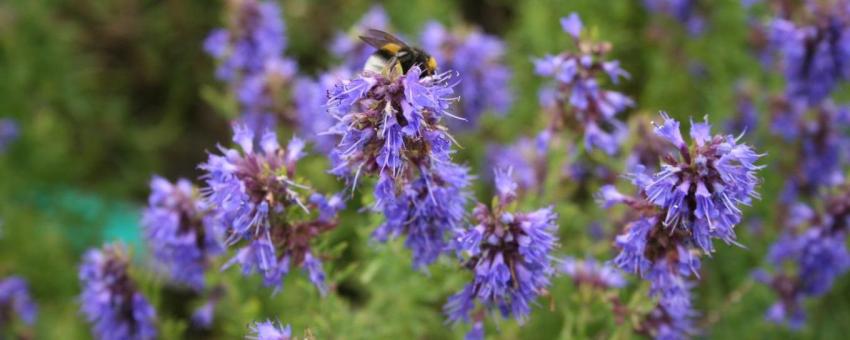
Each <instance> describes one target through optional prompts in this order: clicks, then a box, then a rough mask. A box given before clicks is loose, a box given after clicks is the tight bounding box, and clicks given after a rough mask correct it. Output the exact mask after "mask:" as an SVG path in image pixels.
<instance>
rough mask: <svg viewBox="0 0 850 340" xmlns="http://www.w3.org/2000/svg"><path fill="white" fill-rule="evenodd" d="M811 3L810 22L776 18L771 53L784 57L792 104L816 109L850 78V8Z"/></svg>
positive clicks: (772, 29)
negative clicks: (817, 105) (797, 101)
mask: <svg viewBox="0 0 850 340" xmlns="http://www.w3.org/2000/svg"><path fill="white" fill-rule="evenodd" d="M826 3H828V2H823V3H822V4H814V3H810V4H809V5H811V6H806V7H807V8H809V9H810V11H811V12H812V13H811V14H812V15H810V17H811V22H808V23H795V22H792V21H789V20H786V19H782V18H777V19H774V20H773V21H772V22H771V23H770V28H769V31H770V32H769V33H768V34H769V35H770V36H771V38H770V39H769V41H770V42H771V46H770V49H771V50H772V51H775V52H776V53H777V54H779V55H780V57H781V59H780V60H781V68H782V72H783V74H784V75H785V78H786V81H787V89H786V93H787V94H788V96H789V97H790V98H791V99H793V100H799V101H803V102H806V103H807V104H809V105H815V104H817V103H818V102H820V101H821V100H823V99H825V98H826V97H828V96H829V95H830V94H831V93H832V91H833V90H834V89H835V87H836V86H837V85H839V83H840V82H844V81H846V80H847V79H848V76H850V64H848V63H847V60H848V58H850V30H848V29H850V21H848V20H850V16H848V14H850V11H848V10H850V7H848V6H847V5H846V4H845V3H843V2H842V1H836V2H835V5H833V6H826V5H824V4H826Z"/></svg>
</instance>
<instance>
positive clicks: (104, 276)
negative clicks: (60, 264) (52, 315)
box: [79, 244, 157, 340]
mask: <svg viewBox="0 0 850 340" xmlns="http://www.w3.org/2000/svg"><path fill="white" fill-rule="evenodd" d="M129 261H130V260H129V258H128V255H127V251H126V249H125V248H124V247H123V246H122V245H120V244H112V245H106V246H104V247H103V249H91V250H89V251H88V252H86V253H85V255H84V256H83V263H82V264H81V265H80V273H79V274H80V283H81V284H82V286H83V292H82V294H81V295H80V305H81V306H80V308H81V310H82V312H83V314H85V316H86V318H87V319H88V321H89V322H90V323H91V324H92V332H93V333H94V334H95V337H96V338H98V339H105V340H110V339H115V340H119V339H120V340H125V339H154V338H156V336H157V332H156V326H155V323H156V312H155V311H154V309H153V306H151V304H150V303H149V302H148V300H147V299H146V298H145V297H144V296H143V295H142V294H141V293H140V292H139V290H138V288H137V287H136V283H135V282H134V281H133V279H132V278H131V277H130V273H129V265H130V263H129Z"/></svg>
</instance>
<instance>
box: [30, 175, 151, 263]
mask: <svg viewBox="0 0 850 340" xmlns="http://www.w3.org/2000/svg"><path fill="white" fill-rule="evenodd" d="M35 203H36V206H38V207H39V209H40V210H42V211H44V212H45V214H47V215H53V216H56V217H61V218H65V219H69V220H70V221H73V222H72V223H69V224H67V225H64V226H60V227H59V229H60V232H61V234H62V235H63V237H64V238H65V239H67V240H69V241H70V243H71V244H72V246H73V248H74V249H75V250H77V251H84V250H85V248H87V247H89V246H91V244H101V243H103V242H112V241H121V242H124V243H125V244H127V245H128V246H130V247H131V248H132V249H134V253H135V254H139V255H141V254H142V253H143V252H144V247H143V246H142V239H141V229H140V227H139V221H140V219H141V211H140V208H139V207H138V206H136V205H134V204H131V203H129V202H124V201H115V200H113V199H107V198H106V197H103V196H100V195H97V194H92V193H86V192H82V191H78V190H74V189H53V190H47V191H42V192H39V193H37V194H36V197H35Z"/></svg>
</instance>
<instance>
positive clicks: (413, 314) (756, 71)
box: [0, 0, 850, 339]
mask: <svg viewBox="0 0 850 340" xmlns="http://www.w3.org/2000/svg"><path fill="white" fill-rule="evenodd" d="M705 3H706V4H708V5H706V6H704V8H702V10H704V14H705V15H706V18H707V21H708V23H707V28H706V31H705V32H704V33H703V34H702V35H700V36H697V37H692V36H689V35H688V34H687V33H686V32H685V29H684V28H683V27H682V25H681V24H679V23H677V22H675V21H674V20H672V19H670V18H665V17H661V16H657V15H651V14H649V13H647V12H646V10H645V8H644V7H643V5H642V2H641V1H638V0H628V1H626V0H623V1H597V0H585V1H577V0H576V1H553V0H531V1H510V0H486V1H463V0H454V1H428V0H418V1H411V0H393V1H384V2H380V4H381V5H383V6H384V8H385V9H386V10H387V12H388V13H389V15H390V18H391V22H392V24H393V26H394V27H395V28H396V29H397V30H398V31H399V32H401V33H404V34H406V35H407V36H413V37H415V36H418V32H419V30H420V29H421V27H422V26H423V25H424V24H425V23H426V22H427V21H428V20H432V19H435V20H439V21H441V22H443V23H445V24H447V25H450V26H453V25H460V24H464V23H468V24H472V25H478V26H481V27H482V28H483V29H484V30H485V31H486V32H489V33H492V34H497V35H499V36H501V37H502V38H504V39H505V40H506V42H507V46H508V48H507V50H508V55H507V61H508V63H509V64H510V65H511V67H512V68H513V71H514V81H513V83H512V84H513V85H512V87H513V89H514V90H515V95H516V101H515V104H514V107H513V109H512V110H511V111H510V112H509V114H508V115H507V116H506V117H505V118H501V119H500V118H496V117H492V116H491V117H487V118H486V119H484V121H483V123H482V127H481V130H480V131H478V132H473V133H470V134H467V135H461V136H459V138H460V140H461V144H463V146H464V149H463V150H462V151H461V152H460V154H459V156H458V160H459V161H461V162H463V163H466V164H469V165H470V166H471V167H472V168H473V169H474V170H473V171H474V172H475V173H481V167H482V165H483V158H484V147H485V144H484V143H483V142H482V141H481V139H480V138H481V137H482V136H484V138H487V139H490V140H492V141H496V142H509V141H512V140H513V139H515V138H516V137H518V136H521V135H533V134H534V133H535V132H536V131H537V130H538V129H539V128H541V127H542V126H543V120H542V119H539V117H538V116H537V114H538V108H537V89H538V88H539V86H540V84H541V83H542V82H543V81H545V80H543V79H541V78H539V77H537V76H535V75H533V73H532V64H531V58H532V57H535V56H542V55H544V54H546V53H556V52H558V51H561V50H563V49H564V48H566V47H567V46H569V45H568V43H569V40H568V37H567V36H566V35H565V34H564V33H563V32H562V31H561V28H560V24H559V22H558V19H559V18H560V17H562V16H565V15H567V14H569V13H570V12H572V11H577V12H578V13H580V14H581V16H582V19H583V21H584V23H585V25H586V27H588V28H589V29H590V31H591V32H592V33H591V34H592V35H593V36H594V37H595V38H597V39H599V40H607V41H610V42H612V43H613V44H614V50H613V55H612V56H613V58H615V59H619V60H620V61H621V63H622V65H623V67H624V69H626V70H627V71H629V72H630V73H631V75H632V77H631V79H630V80H628V81H625V82H622V83H621V84H620V85H619V86H618V87H617V88H618V89H619V90H621V91H624V92H625V93H627V94H628V95H629V96H631V97H632V98H633V99H634V100H635V101H636V102H637V107H638V108H637V109H635V110H632V111H631V112H629V113H628V116H629V117H630V118H635V117H639V116H645V117H655V114H656V113H657V111H659V110H664V111H668V112H670V113H671V115H673V116H674V117H678V118H687V117H690V116H693V117H701V116H703V115H705V114H708V115H709V119H710V121H711V122H713V123H714V124H715V125H716V126H718V127H720V126H722V123H723V121H724V120H725V119H726V118H728V117H730V116H731V115H732V114H734V111H735V101H734V99H735V92H734V88H735V84H736V83H737V82H738V81H740V80H746V81H749V82H754V83H757V84H759V86H761V87H764V88H767V89H779V88H781V86H782V80H781V79H778V78H777V77H776V76H772V75H770V74H768V73H766V72H765V71H764V70H763V68H762V67H761V65H760V64H759V63H758V61H757V60H756V59H755V58H754V57H753V53H752V49H751V47H750V45H749V40H748V39H749V34H750V33H749V29H748V26H747V22H748V21H747V15H746V13H745V11H744V9H743V8H742V6H741V4H740V3H739V1H735V0H718V1H710V2H708V1H706V2H705ZM372 5H373V3H372V2H369V1H362V0H354V1H343V0H327V1H307V0H294V1H284V2H283V10H284V16H285V20H286V26H287V32H288V38H289V45H288V49H287V54H288V55H289V56H291V57H293V58H295V59H296V60H297V61H298V64H299V67H300V69H301V71H302V72H303V73H306V74H312V75H316V74H319V73H321V72H322V71H323V70H326V69H328V68H330V67H332V66H333V65H334V64H335V63H336V62H337V61H336V60H334V58H333V57H332V56H331V55H329V54H328V53H327V51H326V48H325V47H326V46H327V45H328V43H329V41H330V39H331V38H332V37H333V35H334V33H336V32H337V31H339V30H345V29H348V27H350V26H351V25H352V24H353V23H354V22H356V21H357V20H358V19H359V17H360V16H361V14H362V13H363V12H365V11H366V10H367V9H368V8H370V7H371V6H372ZM223 8H224V4H223V3H222V2H221V1H206V0H204V1H142V0H87V1H80V0H74V1H68V0H40V1H29V0H5V1H3V2H0V116H2V117H12V118H14V119H15V120H17V121H18V122H19V124H20V125H21V136H20V138H19V139H18V140H17V141H15V142H14V143H13V144H11V145H10V147H9V148H8V150H7V151H6V152H5V153H4V154H2V155H0V219H2V227H0V231H1V232H2V234H0V235H2V236H0V277H5V276H8V275H12V274H17V275H21V276H23V277H25V278H26V279H28V281H29V282H30V284H31V289H32V294H33V295H34V298H35V300H36V301H37V303H38V304H39V307H40V313H39V318H38V322H37V324H36V325H35V327H34V329H33V330H32V331H33V335H34V338H36V339H86V338H90V333H89V327H88V325H87V324H86V323H85V322H84V319H83V318H82V317H81V315H80V314H79V312H78V305H77V303H76V296H77V294H78V293H79V287H78V285H79V284H78V280H77V277H76V275H77V265H78V263H79V259H80V255H81V254H82V252H83V251H84V250H85V249H87V248H88V247H93V246H99V245H100V244H101V243H102V242H104V241H110V240H117V239H120V240H124V241H125V242H126V243H128V244H130V245H131V246H132V249H133V254H134V255H135V256H136V258H137V264H139V266H137V267H136V268H137V270H136V271H135V272H134V278H136V279H137V281H139V282H140V285H141V286H142V289H143V291H144V292H145V295H146V296H148V297H149V299H151V300H152V301H153V302H154V304H155V305H156V306H157V310H158V312H159V321H160V322H159V328H160V333H161V337H162V338H164V339H177V338H218V339H232V338H239V337H241V336H242V335H243V334H245V333H246V332H247V327H246V325H247V324H248V322H250V321H252V320H260V319H266V318H273V319H276V318H280V319H281V320H282V321H283V322H284V323H291V324H292V326H293V328H294V330H295V334H301V333H302V332H303V331H304V330H307V329H309V331H310V332H311V333H312V334H313V335H315V336H316V337H317V338H320V339H376V338H416V339H443V338H459V337H461V336H462V334H463V333H464V332H465V331H466V330H467V329H468V327H467V326H457V327H452V326H450V325H446V324H445V323H444V318H443V316H442V314H441V306H442V304H443V303H444V301H445V299H446V298H447V297H448V295H450V294H452V293H453V292H455V291H457V290H458V289H460V287H461V286H462V284H463V283H464V281H465V280H467V279H468V276H467V274H466V273H463V272H461V271H460V270H458V268H457V267H456V265H455V264H453V263H452V262H451V261H447V260H443V261H440V262H438V263H437V264H435V265H434V266H432V267H431V268H430V271H429V273H428V274H423V273H419V272H416V271H414V270H413V269H412V268H411V266H410V256H409V253H408V252H407V251H406V250H405V249H404V248H403V246H402V241H400V240H397V241H394V242H390V243H389V244H387V245H375V244H373V243H371V242H370V241H369V238H368V237H369V233H370V232H371V230H372V229H373V228H374V227H375V226H377V225H378V224H379V222H380V217H379V216H365V215H362V214H358V213H357V212H356V210H357V208H359V207H360V206H361V204H360V203H358V202H354V203H351V204H350V207H349V209H348V211H347V212H346V215H345V217H343V224H342V225H341V227H340V228H338V229H337V230H335V231H333V232H332V233H331V235H329V236H327V237H325V238H323V241H322V245H321V248H323V249H326V250H328V251H329V252H330V253H332V254H335V259H334V260H333V261H329V262H328V263H327V265H326V268H325V269H326V271H327V272H328V274H329V277H330V281H331V282H333V283H334V285H335V286H336V292H335V293H332V294H330V295H329V296H328V297H326V298H324V299H322V298H320V297H319V296H318V294H317V293H316V291H315V289H314V288H313V287H312V286H310V285H309V284H308V283H307V282H306V281H307V280H306V279H305V277H303V276H302V275H301V274H300V273H299V274H295V275H290V277H289V278H288V279H287V281H286V288H285V289H284V290H283V292H281V293H279V294H276V295H273V294H272V290H270V289H268V288H263V287H262V285H261V283H260V282H259V281H260V280H258V278H257V277H248V278H243V277H242V276H241V275H240V274H239V271H238V270H235V269H234V270H229V271H226V272H223V273H218V272H217V271H215V270H213V271H212V273H211V274H210V279H209V281H210V282H213V283H219V284H222V285H223V286H225V287H226V288H227V293H226V295H225V297H224V299H223V301H222V303H221V305H220V306H219V310H218V312H217V314H216V320H217V322H216V326H215V328H214V329H213V330H212V331H209V332H206V333H197V332H195V331H192V330H190V329H189V327H188V326H187V324H186V321H185V317H186V315H187V314H188V313H190V312H191V310H192V308H193V307H195V306H197V305H199V304H200V303H201V300H200V299H199V298H198V297H196V296H191V294H189V295H190V296H187V293H186V292H184V291H180V290H175V289H173V288H168V287H165V286H164V279H163V278H161V277H159V276H157V275H155V274H153V273H152V272H150V271H149V270H146V269H145V268H146V262H145V260H144V254H145V248H144V245H143V243H142V241H141V240H140V239H139V230H138V219H139V216H140V209H141V208H142V207H143V206H144V204H145V201H146V197H147V193H148V186H147V183H148V181H149V179H150V178H151V176H152V175H153V174H160V175H162V176H164V177H167V178H169V179H171V180H174V179H176V178H178V177H187V178H190V179H193V180H196V181H197V178H198V176H199V171H198V170H197V168H196V165H197V164H198V163H200V162H201V161H203V160H205V159H206V151H207V150H213V149H214V147H215V145H216V143H227V142H228V141H229V140H230V130H229V123H228V121H227V120H226V119H225V117H224V116H223V115H222V114H221V113H220V112H217V111H216V110H215V109H214V108H213V107H212V106H211V105H209V104H208V103H207V101H206V100H204V98H203V96H202V93H204V90H205V89H208V88H221V84H219V83H218V82H217V81H216V80H215V79H214V78H213V69H214V63H213V61H212V60H211V58H209V57H208V56H206V55H205V54H204V53H203V51H202V48H201V46H202V42H203V39H204V38H205V36H206V34H207V33H208V32H209V31H210V30H211V29H212V28H214V27H218V26H221V25H222V18H223V14H224V13H223V12H222V11H223ZM845 92H846V91H845ZM757 102H758V103H759V105H760V107H762V108H764V106H765V105H764V103H763V102H764V100H762V99H761V98H757ZM766 119H767V118H765V116H764V115H762V122H764V121H765V120H766ZM632 120H633V119H632ZM764 130H765V129H763V128H760V129H759V130H758V131H754V132H751V133H750V134H749V135H748V136H747V137H746V138H748V140H749V141H750V142H751V143H755V144H756V145H758V146H759V147H760V148H762V150H765V151H767V152H768V156H767V157H766V158H765V161H764V163H766V164H768V166H769V168H768V170H767V171H763V175H764V177H765V181H764V183H763V185H762V190H761V191H762V194H763V196H764V197H765V200H763V201H761V202H758V203H756V204H755V205H754V207H752V208H749V209H748V210H747V211H746V212H745V216H748V220H749V221H758V223H759V224H760V225H761V228H760V229H756V228H750V227H748V226H746V225H744V226H742V227H741V228H739V229H738V230H739V237H740V242H741V243H742V244H744V245H746V247H745V248H737V247H733V246H725V245H722V246H719V250H718V252H717V253H716V255H715V256H714V257H713V258H710V259H708V258H706V259H705V261H704V265H705V266H704V269H703V270H702V279H701V281H700V282H699V286H698V288H697V289H696V290H695V292H696V294H697V297H696V306H697V308H698V310H699V311H700V312H701V313H702V315H700V316H699V317H698V322H697V324H698V325H699V326H701V327H702V328H703V332H702V334H701V335H700V336H705V337H710V338H719V339H723V338H738V339H769V338H818V339H826V338H833V339H837V338H844V337H846V334H850V322H847V321H848V320H850V280H847V279H846V278H843V279H840V280H838V281H837V283H836V285H835V287H834V288H833V289H832V291H831V292H830V293H829V294H827V295H826V296H824V297H823V298H821V299H818V300H815V301H812V302H810V303H809V304H807V307H808V311H809V313H810V315H809V317H810V320H809V323H808V324H807V326H806V328H804V329H803V330H802V331H801V332H797V333H792V332H789V331H787V330H785V329H783V328H782V327H779V326H776V325H771V324H768V323H766V322H765V321H764V320H763V313H764V311H765V310H766V308H767V307H768V306H769V305H770V303H771V301H772V300H773V298H774V297H773V295H772V293H771V292H770V291H769V290H768V289H767V288H766V287H764V286H761V285H758V284H753V283H752V280H751V278H750V273H751V271H752V270H753V269H755V268H756V267H757V266H759V265H760V264H761V261H762V257H763V255H764V254H765V251H766V248H767V246H768V245H769V244H770V242H772V241H773V240H774V239H775V238H776V235H777V229H778V227H775V225H777V223H775V222H776V221H775V220H774V216H775V214H773V213H774V210H775V201H774V199H775V197H776V196H778V193H779V191H780V189H781V186H782V181H783V180H784V178H783V176H782V175H781V174H780V173H778V172H776V171H771V168H770V167H772V166H774V165H776V164H779V163H781V161H782V160H783V157H786V158H787V156H789V155H788V153H787V152H784V150H783V149H782V146H781V145H776V144H773V143H767V142H764V139H762V138H761V137H766V135H767V133H766V131H764ZM635 141H636V139H634V138H633V139H632V143H634V142H635ZM304 163H305V164H304V165H303V166H304V167H305V168H306V169H307V170H303V169H299V170H300V171H301V173H302V174H308V173H309V174H311V176H309V177H310V179H311V181H312V182H314V183H316V184H317V185H318V186H319V187H320V188H323V189H327V190H332V189H339V187H340V186H339V184H338V183H337V182H336V180H335V179H334V178H332V177H331V176H330V175H324V174H323V171H322V169H323V168H324V166H325V165H326V164H325V163H324V162H323V161H322V160H321V159H319V158H318V157H313V158H311V159H308V160H307V161H306V162H304ZM553 163H554V161H553ZM617 164H620V163H617ZM310 170H314V171H310ZM556 172H557V171H556ZM553 185H559V183H554V184H553ZM487 186H488V185H487V183H482V182H480V181H477V182H476V184H475V192H476V194H477V196H478V198H480V199H484V198H485V197H487V195H488V188H487ZM570 190H573V189H571V188H569V186H566V187H564V188H562V187H552V188H550V189H548V190H547V191H548V192H552V193H551V194H549V195H547V197H534V198H530V199H529V200H527V201H526V202H524V206H525V207H526V208H534V207H537V206H540V205H542V204H548V203H554V204H556V205H557V206H558V212H559V213H561V219H560V238H561V244H562V246H561V248H560V249H559V250H558V254H559V255H572V256H577V257H583V256H586V255H590V256H595V257H597V258H600V259H602V260H606V259H610V258H611V257H612V254H613V251H612V249H611V243H610V242H609V241H601V242H594V241H592V240H591V237H590V236H589V234H588V227H589V225H590V224H591V222H594V221H601V222H603V226H604V228H605V230H606V232H607V233H608V234H609V235H612V234H613V233H615V230H616V228H619V226H617V225H616V224H615V223H614V221H611V220H604V219H602V218H601V217H603V216H604V214H603V213H602V212H601V211H600V209H598V208H596V207H595V205H594V204H593V202H592V200H590V199H589V198H588V197H586V195H585V197H578V198H576V195H573V194H572V193H571V191H570ZM358 199H359V197H358ZM754 223H756V222H754ZM753 230H755V231H756V232H753ZM164 287H165V288H164ZM646 288H647V287H646V285H645V283H641V282H640V281H639V280H634V279H632V282H631V284H630V285H629V287H628V288H627V289H624V290H622V291H620V292H616V293H612V294H619V295H620V298H621V299H623V300H624V301H627V302H630V303H631V304H632V305H634V306H644V307H643V308H646V306H651V300H650V299H649V298H647V297H646ZM608 308H609V306H608V305H607V303H606V302H605V297H604V296H602V295H601V294H599V293H594V292H587V291H579V290H577V288H576V287H575V286H574V285H573V284H572V283H571V281H570V280H569V279H568V278H564V277H561V278H558V279H556V280H555V282H554V284H553V286H552V287H551V297H542V298H540V300H539V306H537V307H536V308H535V310H534V313H533V314H532V316H531V318H530V321H529V322H528V323H527V324H526V325H525V326H524V327H518V325H517V323H516V322H514V321H502V322H489V323H488V335H489V336H491V337H493V338H504V339H515V338H523V339H572V338H610V337H618V338H631V337H638V335H635V334H632V333H631V331H630V326H629V323H628V322H629V321H628V320H626V322H625V323H617V322H616V321H615V319H614V317H613V316H612V315H611V313H610V311H609V310H608Z"/></svg>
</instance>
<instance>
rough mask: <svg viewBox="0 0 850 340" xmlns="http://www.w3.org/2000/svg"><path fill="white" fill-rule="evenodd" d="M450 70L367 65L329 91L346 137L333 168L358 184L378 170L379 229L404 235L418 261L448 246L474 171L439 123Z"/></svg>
mask: <svg viewBox="0 0 850 340" xmlns="http://www.w3.org/2000/svg"><path fill="white" fill-rule="evenodd" d="M450 78H451V75H450V74H449V73H441V74H437V75H433V76H424V75H423V74H422V72H421V70H420V69H419V68H418V67H414V68H412V69H410V70H409V71H408V72H407V74H401V73H400V72H398V70H387V71H386V72H384V74H375V73H371V72H364V73H363V74H360V75H359V76H358V77H356V78H354V79H351V80H344V81H342V82H340V83H338V84H337V85H336V87H335V88H334V89H333V90H332V91H331V92H330V93H329V96H330V99H329V100H328V112H329V113H330V114H331V115H333V116H334V117H336V118H337V120H338V122H337V123H336V125H334V127H333V128H332V129H331V133H334V134H336V135H339V136H341V137H340V142H339V144H338V145H337V146H336V148H335V149H334V150H333V151H332V152H331V155H330V158H331V162H332V169H331V173H333V174H335V175H337V176H339V177H343V178H346V179H347V180H348V181H349V183H350V185H351V187H352V188H354V187H355V186H356V183H357V180H358V179H359V176H360V175H361V174H367V175H374V176H376V177H377V178H378V179H377V184H376V185H375V191H374V192H375V199H376V202H375V209H376V210H379V211H382V212H383V214H384V217H385V218H386V220H385V222H384V223H383V224H382V225H381V226H380V227H378V229H377V230H375V232H374V234H373V236H374V237H375V238H376V239H378V240H381V241H383V240H387V239H388V238H391V237H396V236H399V235H401V234H404V235H406V236H407V241H406V242H405V245H406V246H407V247H408V248H410V249H411V251H412V252H413V263H414V266H415V267H417V268H420V267H422V266H424V265H427V264H429V263H431V262H433V261H434V260H435V259H436V258H437V257H438V256H439V255H440V254H441V253H442V252H443V251H444V249H445V247H446V242H445V235H446V233H447V232H448V231H450V230H452V228H454V227H455V226H457V224H458V223H459V222H460V221H461V219H462V217H463V212H464V209H465V203H466V200H467V195H466V192H465V188H466V186H467V185H468V183H469V179H470V178H469V177H470V176H469V175H468V170H467V169H466V168H465V167H462V166H459V165H456V164H454V163H452V160H451V154H452V152H453V151H452V147H451V146H452V143H453V139H452V137H451V136H450V135H449V134H448V132H447V129H446V128H445V127H444V126H442V125H441V119H442V117H443V116H451V117H453V115H452V114H451V113H450V112H449V109H450V107H451V102H452V98H453V97H452V95H453V91H452V86H453V85H452V84H449V80H450Z"/></svg>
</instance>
